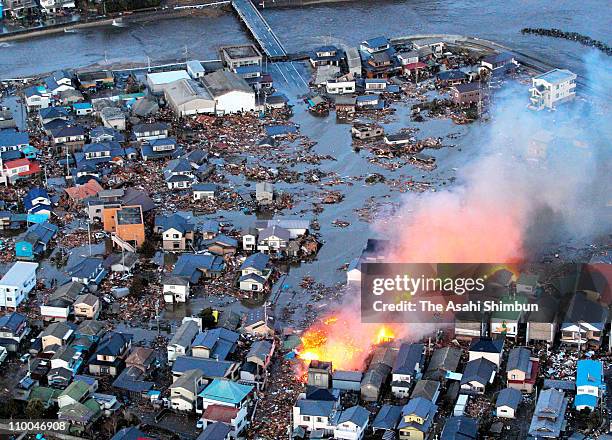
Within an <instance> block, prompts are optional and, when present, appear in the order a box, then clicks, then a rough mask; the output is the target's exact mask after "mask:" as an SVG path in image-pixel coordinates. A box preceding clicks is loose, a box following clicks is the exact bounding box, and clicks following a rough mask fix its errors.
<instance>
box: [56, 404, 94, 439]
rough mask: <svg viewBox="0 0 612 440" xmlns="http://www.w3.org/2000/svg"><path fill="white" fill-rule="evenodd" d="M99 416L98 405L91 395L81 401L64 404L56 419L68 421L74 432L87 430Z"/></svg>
mask: <svg viewBox="0 0 612 440" xmlns="http://www.w3.org/2000/svg"><path fill="white" fill-rule="evenodd" d="M100 417H102V411H101V410H100V405H99V404H98V403H97V402H96V401H95V399H93V398H91V397H90V398H89V399H87V400H86V401H85V402H83V403H73V404H71V405H66V406H64V407H63V408H61V409H60V410H59V412H58V415H57V419H58V420H62V421H66V422H70V430H71V432H72V433H74V434H78V433H83V432H85V431H87V430H88V429H90V428H91V426H92V425H93V424H94V423H95V422H96V421H97V420H98V419H99V418H100Z"/></svg>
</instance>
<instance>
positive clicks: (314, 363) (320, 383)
mask: <svg viewBox="0 0 612 440" xmlns="http://www.w3.org/2000/svg"><path fill="white" fill-rule="evenodd" d="M331 372H332V364H331V362H325V361H319V360H316V359H313V360H311V361H310V363H309V364H308V385H309V386H312V387H317V388H324V389H327V388H329V386H330V384H331V381H332V373H331Z"/></svg>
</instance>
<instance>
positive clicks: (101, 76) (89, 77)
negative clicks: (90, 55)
mask: <svg viewBox="0 0 612 440" xmlns="http://www.w3.org/2000/svg"><path fill="white" fill-rule="evenodd" d="M77 81H78V82H79V84H80V85H81V88H82V89H96V88H101V87H112V86H113V85H114V84H115V77H114V76H113V72H111V71H110V70H95V71H90V72H77Z"/></svg>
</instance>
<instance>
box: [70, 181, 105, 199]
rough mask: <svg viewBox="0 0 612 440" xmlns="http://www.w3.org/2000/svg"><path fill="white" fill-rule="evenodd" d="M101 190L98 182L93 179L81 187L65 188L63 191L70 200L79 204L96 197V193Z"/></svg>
mask: <svg viewBox="0 0 612 440" xmlns="http://www.w3.org/2000/svg"><path fill="white" fill-rule="evenodd" d="M103 189H104V188H102V186H101V185H100V184H99V183H98V181H96V180H95V179H90V180H89V181H87V182H86V183H84V184H82V185H76V186H73V187H71V188H66V189H64V191H66V194H68V197H69V198H70V200H72V201H75V202H80V201H82V200H85V199H88V198H90V197H94V196H96V195H98V193H99V192H100V191H102V190H103Z"/></svg>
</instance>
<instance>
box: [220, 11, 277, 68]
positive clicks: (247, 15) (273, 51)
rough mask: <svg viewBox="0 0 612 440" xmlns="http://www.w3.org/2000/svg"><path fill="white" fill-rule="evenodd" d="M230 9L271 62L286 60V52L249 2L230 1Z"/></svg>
mask: <svg viewBox="0 0 612 440" xmlns="http://www.w3.org/2000/svg"><path fill="white" fill-rule="evenodd" d="M232 7H233V8H234V10H235V11H236V13H237V14H238V16H239V17H240V19H241V20H242V22H243V23H244V24H245V25H246V27H247V28H248V29H249V31H250V32H251V35H253V38H255V40H256V41H257V43H258V44H259V46H260V47H261V49H262V50H263V52H264V53H265V54H266V56H267V57H268V58H269V59H270V60H271V61H277V60H285V59H287V51H285V48H284V47H283V45H282V43H281V42H280V40H279V39H278V37H277V36H276V34H275V33H274V31H273V30H272V28H271V27H270V25H269V24H268V22H267V21H266V19H265V18H263V15H261V13H260V12H259V10H257V8H256V7H255V5H254V4H253V2H252V1H251V0H232Z"/></svg>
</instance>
